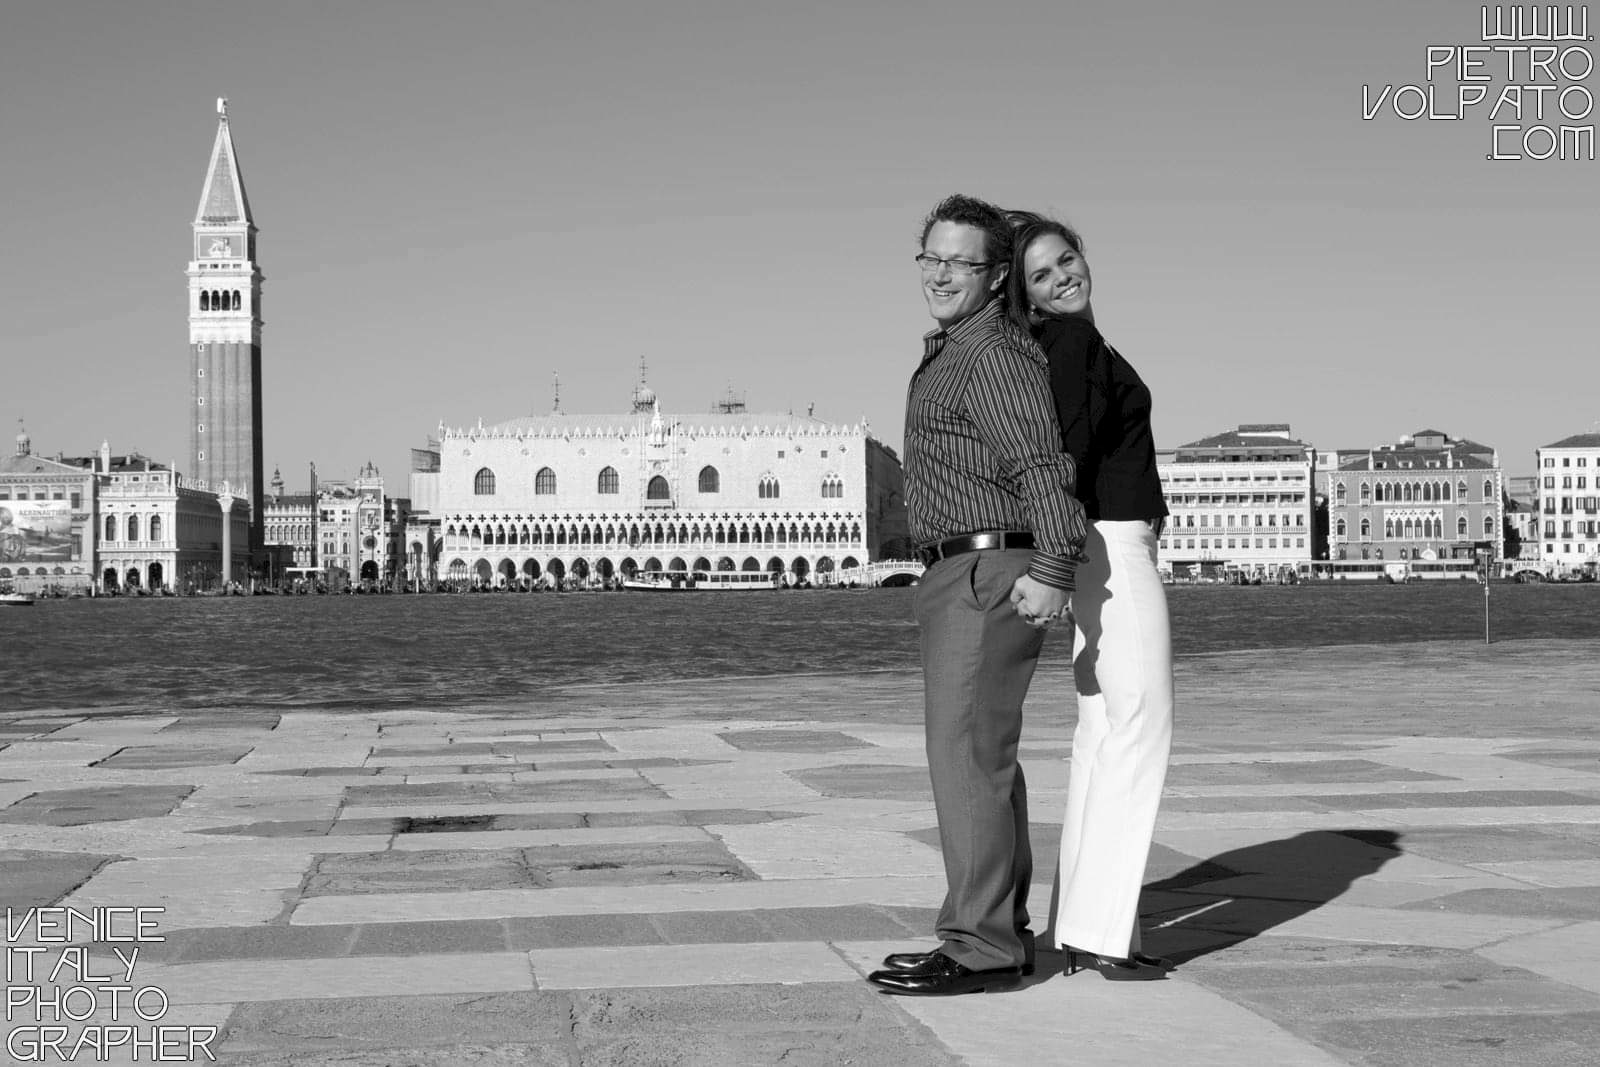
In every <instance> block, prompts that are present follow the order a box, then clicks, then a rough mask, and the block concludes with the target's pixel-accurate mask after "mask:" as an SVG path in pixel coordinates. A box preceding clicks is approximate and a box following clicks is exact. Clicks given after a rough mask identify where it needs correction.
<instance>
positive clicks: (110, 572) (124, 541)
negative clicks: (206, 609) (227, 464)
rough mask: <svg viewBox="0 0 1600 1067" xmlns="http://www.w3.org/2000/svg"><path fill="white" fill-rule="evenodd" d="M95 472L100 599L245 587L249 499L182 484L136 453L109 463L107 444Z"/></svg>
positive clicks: (112, 458)
mask: <svg viewBox="0 0 1600 1067" xmlns="http://www.w3.org/2000/svg"><path fill="white" fill-rule="evenodd" d="M86 462H89V461H86ZM94 471H95V474H94V477H95V479H96V482H97V488H96V504H97V509H96V516H95V524H96V533H97V534H98V538H97V545H96V547H97V564H96V566H97V567H98V569H99V577H100V588H101V590H102V591H104V592H108V593H109V592H135V591H139V590H161V589H168V590H171V591H173V592H177V593H193V592H205V591H208V590H215V589H217V588H219V587H220V586H221V585H222V583H223V582H224V581H228V582H237V583H239V584H240V585H246V584H247V583H248V582H249V579H250V509H249V507H248V501H247V498H245V497H242V496H241V497H234V496H233V495H232V493H231V492H230V491H229V490H228V489H227V488H226V487H225V484H224V486H218V487H216V488H213V487H211V486H209V485H207V484H205V483H203V482H199V481H196V480H194V479H189V478H185V477H184V476H183V475H181V474H179V473H178V472H177V471H174V470H173V469H172V468H171V467H169V466H167V465H166V464H162V463H157V462H156V461H154V460H152V459H150V458H149V457H147V456H142V455H140V454H139V453H137V452H133V453H130V454H128V455H125V456H113V455H112V454H111V447H110V445H108V444H102V445H101V446H100V456H99V458H98V462H97V463H94ZM224 506H226V508H227V511H226V514H227V521H228V525H229V529H228V530H227V531H226V532H224V530H223V515H224V510H223V509H224ZM224 553H226V555H227V556H228V559H227V560H226V561H224V559H223V556H224Z"/></svg>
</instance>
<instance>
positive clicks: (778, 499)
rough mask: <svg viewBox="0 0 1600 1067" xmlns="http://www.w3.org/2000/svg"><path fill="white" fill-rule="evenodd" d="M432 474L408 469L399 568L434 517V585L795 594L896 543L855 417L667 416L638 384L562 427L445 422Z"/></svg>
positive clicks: (881, 483)
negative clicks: (710, 585) (733, 586)
mask: <svg viewBox="0 0 1600 1067" xmlns="http://www.w3.org/2000/svg"><path fill="white" fill-rule="evenodd" d="M437 463H438V470H437V471H436V472H428V471H416V470H415V469H414V471H413V479H414V482H413V487H412V493H413V505H414V506H415V507H416V509H417V519H415V520H414V521H413V523H412V525H411V527H410V529H409V530H408V533H407V538H406V544H407V554H408V558H411V559H418V558H425V557H426V555H427V554H428V552H429V546H428V544H427V543H426V541H425V535H426V534H427V532H428V528H427V526H426V525H425V524H424V523H423V522H422V521H421V517H422V516H423V515H427V516H430V517H432V516H436V517H437V523H438V526H437V531H438V532H437V536H438V538H439V546H438V547H439V554H438V559H439V564H438V566H439V575H438V576H439V578H440V579H441V580H444V581H453V582H459V583H467V584H475V585H493V586H503V585H513V584H514V585H523V586H526V585H531V584H552V583H554V584H566V583H570V582H574V581H575V582H578V583H587V584H593V583H596V582H602V581H606V580H610V579H614V578H616V577H617V576H619V575H628V574H632V573H635V572H639V571H698V570H706V571H709V570H739V571H760V572H769V573H776V574H779V575H781V576H782V578H783V580H784V581H785V582H788V583H791V584H792V583H798V582H803V581H808V580H810V579H811V578H812V577H813V576H814V575H816V574H819V573H826V572H829V571H832V570H834V569H843V568H846V567H853V566H856V565H857V564H861V563H866V562H868V561H870V560H873V559H878V558H881V557H882V555H883V554H884V552H885V550H886V549H887V550H890V551H896V550H898V551H904V546H905V542H906V533H907V531H906V517H905V492H904V480H903V476H902V473H901V467H900V462H899V459H898V457H897V456H895V454H894V453H893V452H892V451H891V450H889V449H888V448H886V447H885V446H884V445H882V444H881V443H880V442H878V441H877V440H876V439H875V438H873V437H872V436H871V433H870V431H869V428H868V426H867V424H866V423H865V422H864V421H863V422H860V423H855V424H834V423H829V422H826V421H824V420H821V419H817V418H814V417H813V416H812V415H811V414H810V413H809V412H808V413H807V414H805V415H795V414H792V413H752V412H747V411H746V410H745V408H744V404H743V403H742V402H739V401H735V400H733V399H732V398H731V397H730V398H729V399H727V400H724V401H722V402H721V403H719V404H718V405H716V408H715V409H714V410H713V411H712V412H710V413H708V414H700V415H693V414H682V415H678V414H668V413H665V412H663V411H662V410H661V406H660V403H659V402H658V400H657V398H656V395H655V393H654V391H653V390H652V389H650V387H649V386H648V385H646V384H645V383H644V381H643V380H642V376H641V381H640V382H639V384H638V386H637V387H636V388H635V389H634V391H633V403H632V408H631V410H630V411H626V412H617V413H613V414H600V415H568V414H564V413H562V412H561V411H560V410H559V404H558V405H557V410H556V411H555V412H553V413H552V414H549V415H542V416H531V417H526V418H517V419H511V420H509V421H506V422H502V423H498V424H495V425H492V426H485V425H483V424H481V423H480V424H478V425H476V426H470V427H465V428H460V429H448V428H446V427H444V426H441V427H440V428H439V437H438V460H437ZM423 465H424V466H426V465H427V463H424V464H423ZM416 466H417V464H416V463H413V467H414V468H415V467H416ZM419 475H420V476H421V477H420V478H419V477H418V476H419ZM430 483H431V484H430ZM425 508H426V510H425Z"/></svg>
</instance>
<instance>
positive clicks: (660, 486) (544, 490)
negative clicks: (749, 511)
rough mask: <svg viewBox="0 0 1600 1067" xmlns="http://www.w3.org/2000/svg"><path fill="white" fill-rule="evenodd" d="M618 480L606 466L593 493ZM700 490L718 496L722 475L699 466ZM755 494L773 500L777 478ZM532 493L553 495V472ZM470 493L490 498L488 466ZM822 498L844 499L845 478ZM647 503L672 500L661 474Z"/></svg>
mask: <svg viewBox="0 0 1600 1067" xmlns="http://www.w3.org/2000/svg"><path fill="white" fill-rule="evenodd" d="M620 484H621V479H620V478H619V477H618V475H617V469H616V468H615V467H606V468H604V469H602V470H601V471H600V474H599V476H598V477H597V478H596V479H595V491H596V492H597V493H602V494H605V495H611V494H614V493H617V492H619V491H620V490H619V486H620ZM698 485H699V490H700V492H702V493H720V492H721V491H722V476H721V474H719V473H718V471H717V468H715V467H702V468H701V469H700V477H699V479H698ZM756 488H757V495H758V496H759V497H760V498H761V499H762V500H776V499H777V498H778V496H779V485H778V479H777V478H774V477H773V476H772V475H770V474H769V475H764V476H763V477H762V478H761V481H760V482H759V484H758V485H757V487H756ZM533 491H534V493H536V494H538V495H540V496H549V495H553V494H554V493H555V491H556V472H555V471H553V470H551V469H550V468H549V467H540V468H539V472H538V473H537V474H535V475H534V476H533ZM472 492H473V494H474V495H475V496H493V495H494V492H495V476H494V471H492V470H490V469H489V468H488V467H483V468H481V469H480V470H479V471H478V473H477V474H475V475H473V477H472ZM822 495H823V497H824V498H828V499H842V498H843V497H844V479H842V478H840V477H839V476H838V475H836V474H830V475H828V476H827V477H825V478H823V479H822ZM645 499H646V500H671V499H672V486H671V484H670V483H669V482H668V481H667V480H666V479H665V478H663V477H662V476H661V475H659V474H658V475H656V476H655V477H654V478H651V479H650V481H649V483H648V484H647V485H646V486H645Z"/></svg>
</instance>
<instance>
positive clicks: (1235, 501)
mask: <svg viewBox="0 0 1600 1067" xmlns="http://www.w3.org/2000/svg"><path fill="white" fill-rule="evenodd" d="M1164 495H1165V496H1166V499H1167V505H1168V506H1169V507H1205V506H1206V505H1208V504H1209V505H1212V506H1216V507H1220V506H1222V505H1224V504H1226V505H1230V506H1242V505H1245V504H1280V505H1281V504H1289V505H1300V506H1301V507H1304V506H1305V503H1306V495H1305V494H1304V493H1166V494H1164Z"/></svg>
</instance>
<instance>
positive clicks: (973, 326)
mask: <svg viewBox="0 0 1600 1067" xmlns="http://www.w3.org/2000/svg"><path fill="white" fill-rule="evenodd" d="M1002 314H1003V312H1002V310H1001V306H1000V298H999V297H998V296H997V297H994V298H993V299H992V300H990V301H989V302H988V303H987V304H985V305H983V307H981V308H979V309H978V310H977V311H974V312H973V313H972V314H970V315H968V316H967V317H966V318H964V319H962V320H961V321H960V322H958V323H956V324H955V325H954V326H951V327H949V328H948V329H946V328H945V327H943V326H941V327H939V328H938V329H936V330H931V331H929V332H928V333H925V334H923V335H922V339H923V340H924V341H926V342H929V343H930V344H940V343H942V342H943V341H945V340H950V341H954V342H956V343H957V344H960V343H961V342H962V341H965V340H967V339H968V338H971V337H975V336H977V335H978V334H979V333H982V332H983V331H984V330H986V329H992V328H993V327H994V323H995V320H997V319H998V318H1000V316H1001V315H1002Z"/></svg>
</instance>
